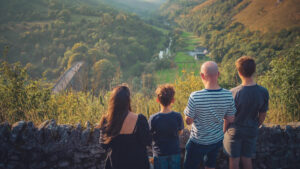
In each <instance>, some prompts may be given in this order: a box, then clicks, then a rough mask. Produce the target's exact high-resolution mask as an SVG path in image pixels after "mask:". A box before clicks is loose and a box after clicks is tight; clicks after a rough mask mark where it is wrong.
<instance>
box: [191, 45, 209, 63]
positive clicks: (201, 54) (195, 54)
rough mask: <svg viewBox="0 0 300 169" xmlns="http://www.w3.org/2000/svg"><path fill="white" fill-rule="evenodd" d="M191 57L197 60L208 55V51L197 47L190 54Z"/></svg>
mask: <svg viewBox="0 0 300 169" xmlns="http://www.w3.org/2000/svg"><path fill="white" fill-rule="evenodd" d="M188 53H189V55H190V56H193V57H194V59H195V60H198V59H200V58H201V57H205V55H206V54H208V49H207V48H205V47H202V46H197V47H195V49H194V51H190V52H188Z"/></svg>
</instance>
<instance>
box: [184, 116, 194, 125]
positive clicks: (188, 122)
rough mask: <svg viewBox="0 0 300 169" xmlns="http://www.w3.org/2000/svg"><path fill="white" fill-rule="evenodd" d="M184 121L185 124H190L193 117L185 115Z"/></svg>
mask: <svg viewBox="0 0 300 169" xmlns="http://www.w3.org/2000/svg"><path fill="white" fill-rule="evenodd" d="M185 122H186V124H187V125H191V124H192V123H193V122H194V119H193V118H191V117H188V116H185Z"/></svg>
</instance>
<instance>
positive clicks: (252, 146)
mask: <svg viewBox="0 0 300 169" xmlns="http://www.w3.org/2000/svg"><path fill="white" fill-rule="evenodd" d="M255 150H256V137H250V138H249V137H248V138H247V137H245V138H244V139H243V140H242V152H241V161H242V164H243V168H244V169H252V157H253V155H254V154H255Z"/></svg>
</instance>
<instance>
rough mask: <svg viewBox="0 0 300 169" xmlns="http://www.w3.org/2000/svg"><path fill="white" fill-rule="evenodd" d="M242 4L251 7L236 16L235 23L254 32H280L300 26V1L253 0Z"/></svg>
mask: <svg viewBox="0 0 300 169" xmlns="http://www.w3.org/2000/svg"><path fill="white" fill-rule="evenodd" d="M249 2H250V3H249ZM242 3H244V4H245V3H249V5H248V6H247V7H246V8H245V9H243V10H242V11H240V12H239V13H238V14H237V15H235V16H234V19H235V22H240V23H242V24H244V25H245V26H246V27H248V28H249V29H250V30H252V31H255V30H259V31H262V32H267V31H274V32H278V31H280V30H282V29H288V28H291V27H296V26H300V0H268V1H262V0H251V1H245V2H242Z"/></svg>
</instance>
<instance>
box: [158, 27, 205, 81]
mask: <svg viewBox="0 0 300 169" xmlns="http://www.w3.org/2000/svg"><path fill="white" fill-rule="evenodd" d="M181 38H182V39H183V40H184V42H185V44H186V46H185V47H184V48H183V50H182V51H179V52H177V53H176V55H175V58H174V62H175V63H176V68H172V69H164V70H160V71H157V72H156V74H155V77H156V79H157V83H158V84H162V83H172V82H174V81H175V79H176V77H177V76H179V77H180V76H183V75H184V74H186V73H194V74H195V75H198V74H199V69H200V65H201V63H202V62H204V61H206V60H208V58H203V59H201V60H195V59H194V58H193V57H192V56H190V55H188V53H187V52H188V51H192V50H194V48H195V47H196V46H198V45H200V44H201V43H200V39H199V38H198V37H196V36H194V35H193V33H190V32H183V33H182V34H181Z"/></svg>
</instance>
